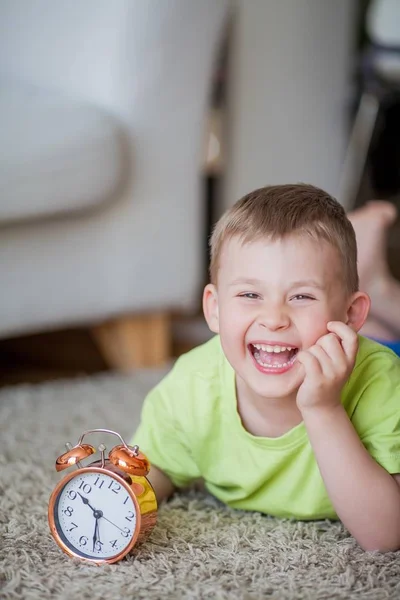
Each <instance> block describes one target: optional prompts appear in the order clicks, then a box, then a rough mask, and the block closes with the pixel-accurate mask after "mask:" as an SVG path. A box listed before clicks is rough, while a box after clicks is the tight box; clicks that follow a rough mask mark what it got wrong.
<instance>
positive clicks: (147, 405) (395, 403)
mask: <svg viewBox="0 0 400 600" xmlns="http://www.w3.org/2000/svg"><path fill="white" fill-rule="evenodd" d="M342 404H343V406H344V408H345V410H346V412H347V414H348V416H349V418H350V419H351V422H352V423H353V425H354V427H355V429H356V431H357V432H358V435H359V437H360V439H361V441H362V442H363V444H364V446H365V447H366V449H367V450H368V452H369V453H370V454H371V456H373V458H374V459H375V460H376V461H377V462H378V463H379V464H380V465H382V467H384V468H385V469H386V470H387V471H388V472H389V473H392V474H394V473H400V360H399V358H398V357H397V356H396V355H395V354H394V353H393V352H392V351H391V350H389V349H388V348H385V347H384V346H381V345H380V344H377V343H375V342H373V341H371V340H368V339H365V338H362V337H360V347H359V351H358V355H357V361H356V366H355V368H354V370H353V373H352V375H351V377H350V379H349V380H348V382H347V383H346V385H345V387H344V389H343V392H342ZM133 442H134V443H135V444H138V445H139V446H140V448H141V449H142V450H143V452H144V453H145V454H147V456H148V458H149V460H150V462H151V463H153V464H154V465H155V466H157V467H158V468H160V469H161V470H162V471H164V472H165V473H166V474H167V475H168V476H169V477H170V479H171V480H172V482H173V483H174V485H175V486H177V487H184V486H186V485H188V484H190V483H191V482H193V481H194V480H196V479H199V478H203V479H204V481H205V485H206V487H207V489H208V490H209V491H210V492H211V493H212V494H213V495H214V496H216V497H217V498H219V499H220V500H221V501H222V502H225V503H226V504H228V505H230V506H232V507H235V508H240V509H245V510H255V511H260V512H263V513H267V514H270V515H275V516H279V517H294V518H297V519H323V518H331V519H335V518H337V515H336V513H335V510H334V508H333V506H332V504H331V501H330V499H329V497H328V494H327V492H326V489H325V485H324V482H323V480H322V477H321V475H320V472H319V469H318V466H317V462H316V459H315V456H314V453H313V451H312V448H311V445H310V443H309V440H308V436H307V432H306V428H305V425H304V423H300V424H299V425H297V426H296V427H294V428H293V429H291V430H290V431H288V432H287V433H285V434H284V435H282V436H280V437H277V438H265V437H257V436H254V435H252V434H250V433H249V432H248V431H246V430H245V429H244V427H243V425H242V423H241V420H240V416H239V414H238V412H237V404H236V392H235V373H234V371H233V369H232V367H231V366H230V364H229V363H228V361H227V359H226V358H225V356H224V354H223V351H222V348H221V344H220V340H219V337H218V336H216V337H214V338H213V339H212V340H210V341H209V342H207V343H206V344H204V345H202V346H200V347H198V348H196V349H194V350H192V351H191V352H189V353H187V354H185V355H184V356H182V357H180V358H179V359H178V361H177V362H176V363H175V366H174V367H173V369H172V370H171V372H170V373H169V374H168V375H167V376H166V377H165V378H164V379H163V380H162V381H161V382H160V383H159V384H158V385H157V386H156V387H155V388H154V389H153V390H152V391H151V392H150V394H149V395H148V396H147V398H146V399H145V402H144V405H143V411H142V420H141V424H140V426H139V428H138V430H137V432H136V434H135V436H134V437H133ZM349 460H351V456H349Z"/></svg>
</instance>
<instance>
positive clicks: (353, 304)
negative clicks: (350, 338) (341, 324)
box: [346, 292, 371, 333]
mask: <svg viewBox="0 0 400 600" xmlns="http://www.w3.org/2000/svg"><path fill="white" fill-rule="evenodd" d="M370 306H371V300H370V298H369V296H368V294H366V293H365V292H355V293H354V294H353V295H352V296H351V300H350V305H349V308H348V309H347V321H346V324H347V325H348V326H349V327H351V329H353V331H355V332H356V333H357V332H358V331H359V330H360V329H361V327H362V326H363V325H364V323H365V321H366V320H367V317H368V313H369V309H370Z"/></svg>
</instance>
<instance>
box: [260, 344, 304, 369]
mask: <svg viewBox="0 0 400 600" xmlns="http://www.w3.org/2000/svg"><path fill="white" fill-rule="evenodd" d="M249 350H250V352H251V353H252V355H253V357H254V360H255V361H256V363H257V364H259V365H260V366H261V367H265V368H271V367H272V368H275V369H282V368H284V367H290V366H291V365H292V364H293V363H294V361H295V360H296V354H297V353H298V351H299V349H298V348H295V347H293V346H276V345H273V346H270V345H268V344H249Z"/></svg>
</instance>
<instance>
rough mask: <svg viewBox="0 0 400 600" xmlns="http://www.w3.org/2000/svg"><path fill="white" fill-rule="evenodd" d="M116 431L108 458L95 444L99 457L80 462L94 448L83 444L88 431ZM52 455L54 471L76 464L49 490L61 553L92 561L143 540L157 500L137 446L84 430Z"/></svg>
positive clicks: (106, 559)
mask: <svg viewBox="0 0 400 600" xmlns="http://www.w3.org/2000/svg"><path fill="white" fill-rule="evenodd" d="M93 433H107V434H112V435H114V436H117V437H118V438H119V440H120V442H121V443H120V444H118V445H117V446H115V447H113V448H112V450H111V451H110V453H109V455H108V458H106V457H105V451H106V447H105V445H104V444H100V445H99V446H98V450H99V451H100V453H101V458H100V459H99V460H96V461H94V462H92V463H90V464H89V465H87V466H84V465H82V463H81V461H82V460H84V459H85V458H87V457H89V456H91V455H92V454H94V453H95V452H96V449H95V448H94V447H93V446H91V445H89V444H84V443H83V438H84V437H85V436H86V435H88V434H93ZM65 445H66V447H67V452H65V453H64V454H62V455H61V456H59V457H58V458H57V460H56V470H57V471H62V470H64V469H66V468H68V467H71V466H73V465H76V467H77V469H76V470H74V471H73V472H71V473H69V474H67V475H66V476H65V477H64V478H63V479H62V480H61V481H60V482H59V483H58V485H57V486H56V487H55V489H54V490H53V492H52V494H51V496H50V500H49V507H48V519H49V526H50V531H51V533H52V535H53V537H54V539H55V541H56V542H57V544H58V545H59V546H60V548H61V549H62V550H64V552H66V553H67V554H68V555H69V556H72V557H76V558H80V559H82V560H85V561H89V562H93V563H96V564H101V563H114V562H117V561H118V560H121V559H122V558H123V557H124V556H126V555H127V554H128V553H129V552H130V551H131V550H132V548H133V547H134V546H135V545H136V544H138V543H139V542H141V541H143V540H144V539H145V538H146V537H147V535H148V534H149V533H150V531H151V530H152V529H153V527H154V525H155V524H156V520H157V500H156V496H155V493H154V490H153V488H152V486H151V484H150V482H149V480H148V479H147V475H148V472H149V469H150V463H149V461H148V460H147V458H146V456H145V455H144V454H143V453H141V452H140V451H139V447H138V446H128V445H127V444H126V442H125V441H124V440H123V438H122V437H121V436H120V435H119V433H117V432H116V431H111V430H110V429H91V430H89V431H85V432H84V433H83V434H82V435H81V437H80V439H79V440H78V443H77V444H76V446H72V445H71V444H69V443H67V444H65Z"/></svg>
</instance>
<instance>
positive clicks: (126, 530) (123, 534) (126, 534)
mask: <svg viewBox="0 0 400 600" xmlns="http://www.w3.org/2000/svg"><path fill="white" fill-rule="evenodd" d="M129 534H130V529H129V528H128V527H124V531H123V532H122V533H121V535H122V536H123V537H128V536H129Z"/></svg>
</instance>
